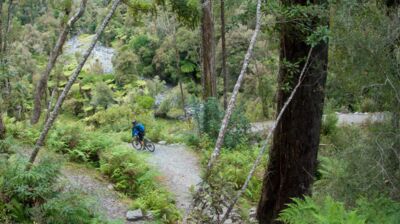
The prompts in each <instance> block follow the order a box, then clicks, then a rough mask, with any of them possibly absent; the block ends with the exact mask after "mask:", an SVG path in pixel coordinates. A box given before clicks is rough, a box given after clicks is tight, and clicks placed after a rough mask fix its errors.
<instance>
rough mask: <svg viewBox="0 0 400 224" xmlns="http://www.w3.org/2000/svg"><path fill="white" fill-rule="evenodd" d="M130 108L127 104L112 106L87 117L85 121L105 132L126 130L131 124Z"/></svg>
mask: <svg viewBox="0 0 400 224" xmlns="http://www.w3.org/2000/svg"><path fill="white" fill-rule="evenodd" d="M131 116H132V110H131V108H130V107H129V106H126V105H123V106H113V107H110V108H108V109H107V110H103V111H99V112H97V113H96V114H94V115H93V116H90V117H87V118H86V119H85V122H86V123H87V124H89V125H93V126H94V127H96V128H100V129H102V130H104V131H106V132H110V131H116V132H119V131H126V130H128V129H129V128H130V126H131V121H132V118H131Z"/></svg>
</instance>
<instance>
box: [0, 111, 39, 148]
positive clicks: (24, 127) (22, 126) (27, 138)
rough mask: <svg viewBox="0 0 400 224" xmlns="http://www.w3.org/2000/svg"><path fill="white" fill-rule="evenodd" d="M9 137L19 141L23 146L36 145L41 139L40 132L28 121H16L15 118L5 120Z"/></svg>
mask: <svg viewBox="0 0 400 224" xmlns="http://www.w3.org/2000/svg"><path fill="white" fill-rule="evenodd" d="M4 122H5V125H6V127H7V132H6V134H7V136H8V137H10V138H14V139H17V140H18V142H20V143H22V144H34V143H35V141H36V140H37V138H38V137H39V131H38V130H37V129H36V128H34V127H32V126H31V125H30V124H29V122H27V121H16V120H15V118H8V117H6V118H5V119H4Z"/></svg>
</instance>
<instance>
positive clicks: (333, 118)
mask: <svg viewBox="0 0 400 224" xmlns="http://www.w3.org/2000/svg"><path fill="white" fill-rule="evenodd" d="M338 121H339V118H338V116H337V115H336V113H334V112H330V113H328V114H326V115H325V117H324V118H323V120H322V126H321V133H322V134H323V135H333V134H335V132H337V131H338V128H337V123H338Z"/></svg>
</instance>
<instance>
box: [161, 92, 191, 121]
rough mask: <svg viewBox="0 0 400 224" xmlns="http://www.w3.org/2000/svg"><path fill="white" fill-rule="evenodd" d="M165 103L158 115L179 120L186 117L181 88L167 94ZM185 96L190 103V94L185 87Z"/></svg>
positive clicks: (163, 102) (162, 104) (162, 103)
mask: <svg viewBox="0 0 400 224" xmlns="http://www.w3.org/2000/svg"><path fill="white" fill-rule="evenodd" d="M165 94H166V95H165V96H164V99H163V101H162V102H161V104H160V105H159V107H158V109H157V111H156V115H157V116H159V117H164V118H171V119H177V118H179V117H181V116H183V115H184V111H183V110H182V95H181V90H180V88H179V86H176V87H174V88H173V89H171V90H169V91H167V92H166V93H165ZM183 94H184V96H185V102H187V101H188V98H189V93H188V92H187V90H186V88H185V87H183Z"/></svg>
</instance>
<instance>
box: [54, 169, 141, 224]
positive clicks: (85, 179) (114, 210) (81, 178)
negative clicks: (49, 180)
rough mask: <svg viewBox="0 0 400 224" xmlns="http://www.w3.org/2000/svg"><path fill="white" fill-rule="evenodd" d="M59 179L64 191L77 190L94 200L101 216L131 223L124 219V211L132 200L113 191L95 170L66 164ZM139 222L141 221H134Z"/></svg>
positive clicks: (110, 219)
mask: <svg viewBox="0 0 400 224" xmlns="http://www.w3.org/2000/svg"><path fill="white" fill-rule="evenodd" d="M61 173H62V178H61V181H62V182H63V183H64V185H65V190H66V191H75V190H77V191H79V192H82V193H84V194H85V195H87V196H88V197H89V198H90V199H92V200H94V204H95V205H97V206H98V207H97V208H96V209H97V210H98V211H99V214H100V215H102V216H103V218H105V219H108V220H109V221H112V220H119V221H122V222H125V223H133V222H128V221H126V220H125V215H126V212H127V211H128V209H129V205H130V204H132V200H130V199H129V198H127V197H125V196H123V195H122V194H119V193H118V192H117V191H115V190H114V189H113V187H112V185H111V184H110V183H109V182H108V181H107V180H105V179H104V178H102V177H101V175H99V173H97V172H96V171H95V170H91V169H88V168H86V167H84V166H80V165H75V164H68V165H66V166H64V167H63V168H62V170H61ZM135 223H141V222H135Z"/></svg>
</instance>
